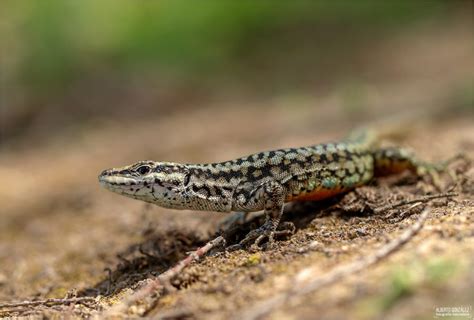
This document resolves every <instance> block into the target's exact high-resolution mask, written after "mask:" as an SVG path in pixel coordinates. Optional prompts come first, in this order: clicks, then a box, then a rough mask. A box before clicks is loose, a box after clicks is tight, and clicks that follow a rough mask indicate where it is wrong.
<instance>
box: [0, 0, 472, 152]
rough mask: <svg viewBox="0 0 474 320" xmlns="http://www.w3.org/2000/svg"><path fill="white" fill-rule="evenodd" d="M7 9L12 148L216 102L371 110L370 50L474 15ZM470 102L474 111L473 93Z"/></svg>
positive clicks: (102, 5)
mask: <svg viewBox="0 0 474 320" xmlns="http://www.w3.org/2000/svg"><path fill="white" fill-rule="evenodd" d="M0 7H1V10H0V48H1V52H0V57H1V60H0V72H1V82H0V94H1V97H0V99H1V100H0V101H1V109H2V110H1V118H2V119H1V126H2V128H1V139H0V141H1V142H3V143H4V142H7V141H11V140H12V139H14V140H15V139H19V138H21V137H28V136H32V135H33V136H37V135H38V134H40V135H46V136H47V135H49V134H51V133H55V132H58V131H61V130H65V129H67V128H71V127H74V126H81V125H83V124H85V123H90V122H91V121H95V122H96V123H97V122H99V123H100V121H101V119H102V120H111V119H112V120H116V121H123V119H128V120H130V119H142V118H149V117H154V116H161V115H163V114H168V113H169V112H177V111H179V110H185V109H186V108H189V107H193V106H198V105H202V104H205V103H206V101H213V99H214V100H215V99H217V100H219V99H232V97H251V98H252V99H261V98H265V97H273V96H279V95H285V94H288V93H292V94H299V93H301V92H310V93H311V94H318V93H320V92H325V91H327V90H329V89H330V88H332V87H334V86H341V85H342V87H343V90H344V92H345V94H346V95H347V99H349V100H351V101H356V102H355V104H356V105H357V103H358V102H357V101H358V99H359V100H361V99H362V101H360V102H359V103H361V104H363V103H364V101H363V98H361V93H360V92H359V91H360V90H359V89H360V87H363V85H362V86H360V84H364V83H365V81H367V80H370V79H371V77H372V73H371V72H370V71H367V65H370V61H367V53H368V51H369V50H371V48H372V47H373V46H374V44H376V43H377V42H378V41H381V40H383V39H387V38H390V37H396V36H397V35H398V34H400V33H402V32H404V33H410V32H412V30H415V31H416V30H417V28H419V26H420V25H423V26H426V25H430V24H433V25H437V24H439V23H444V24H446V25H449V24H451V23H453V22H454V21H456V20H458V19H460V17H461V19H466V20H467V21H469V19H470V17H469V13H468V12H469V10H471V9H472V4H470V2H469V1H464V2H463V1H434V0H433V1H368V0H363V1H314V2H310V1H258V2H253V1H199V2H191V1H126V0H104V1H94V0H85V1H64V0H42V1H14V0H4V1H2V3H1V5H0ZM466 12H467V14H466ZM471 15H472V12H471ZM471 22H472V21H471ZM415 31H413V32H415ZM389 63H390V61H389V60H387V64H389ZM362 95H363V93H362ZM462 95H464V96H468V97H467V98H466V99H471V100H472V91H469V90H468V89H466V90H464V91H463V93H462ZM462 99H464V98H462Z"/></svg>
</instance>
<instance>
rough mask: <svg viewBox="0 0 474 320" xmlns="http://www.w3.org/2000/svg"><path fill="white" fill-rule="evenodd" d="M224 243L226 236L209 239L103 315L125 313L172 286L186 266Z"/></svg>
mask: <svg viewBox="0 0 474 320" xmlns="http://www.w3.org/2000/svg"><path fill="white" fill-rule="evenodd" d="M224 243H225V240H224V237H222V236H219V237H217V238H215V239H213V240H211V241H209V242H208V243H206V245H204V246H203V247H201V248H199V249H197V250H196V251H193V252H191V253H190V254H189V255H188V256H187V257H186V258H184V259H183V260H181V261H180V262H178V263H177V264H176V265H175V266H174V267H173V268H171V269H168V270H167V271H165V272H163V273H162V274H160V275H159V276H158V277H155V278H154V279H150V280H149V281H148V283H146V284H145V285H143V286H142V287H141V288H139V289H138V290H137V291H135V292H134V293H132V294H130V295H128V296H126V297H125V298H124V299H123V300H122V301H121V302H119V303H118V304H116V305H115V306H113V307H111V308H110V309H109V310H107V311H106V312H105V313H104V314H102V315H101V317H103V318H107V317H108V316H112V315H114V314H119V313H124V312H126V310H127V309H128V308H129V307H131V306H132V305H133V304H134V303H136V302H138V301H139V300H142V299H145V298H147V297H149V296H151V295H152V294H153V293H155V292H157V291H161V290H163V289H166V288H169V287H170V286H171V284H170V281H171V280H172V279H173V278H174V277H176V276H177V275H178V274H180V273H181V272H182V271H183V269H184V268H186V267H187V266H189V265H190V264H191V262H193V261H196V260H199V259H200V258H201V257H203V256H204V255H205V254H206V253H208V252H209V251H210V250H211V249H213V248H215V247H217V246H219V245H222V244H224Z"/></svg>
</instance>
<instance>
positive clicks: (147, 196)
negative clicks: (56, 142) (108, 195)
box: [99, 161, 189, 209]
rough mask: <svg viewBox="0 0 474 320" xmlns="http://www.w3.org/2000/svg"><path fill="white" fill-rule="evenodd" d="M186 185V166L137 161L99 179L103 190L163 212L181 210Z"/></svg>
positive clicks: (101, 175)
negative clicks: (153, 206)
mask: <svg viewBox="0 0 474 320" xmlns="http://www.w3.org/2000/svg"><path fill="white" fill-rule="evenodd" d="M188 181H189V170H188V168H187V167H186V165H183V164H178V163H172V162H154V161H139V162H137V163H134V164H132V165H129V166H125V167H122V168H112V169H107V170H104V171H103V172H102V173H101V174H100V175H99V182H100V184H101V185H102V186H103V187H105V188H106V189H108V190H110V191H113V192H116V193H118V194H121V195H124V196H127V197H131V198H134V199H138V200H142V201H146V202H152V203H155V204H157V205H159V206H162V207H167V208H178V209H179V208H183V207H184V204H185V202H186V197H185V193H186V192H185V191H186V185H187V183H188Z"/></svg>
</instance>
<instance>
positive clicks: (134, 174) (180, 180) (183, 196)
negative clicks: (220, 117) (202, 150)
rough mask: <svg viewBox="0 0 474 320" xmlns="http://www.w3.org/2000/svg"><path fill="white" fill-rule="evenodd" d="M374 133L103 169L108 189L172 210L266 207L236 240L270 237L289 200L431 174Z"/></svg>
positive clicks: (429, 167)
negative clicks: (195, 160) (223, 156)
mask: <svg viewBox="0 0 474 320" xmlns="http://www.w3.org/2000/svg"><path fill="white" fill-rule="evenodd" d="M378 141H379V138H378V137H377V134H376V133H375V131H372V130H359V131H356V132H354V133H353V134H351V135H350V136H349V137H348V138H347V139H345V140H343V141H340V142H335V143H325V144H317V145H314V146H308V147H301V148H287V149H279V150H274V151H265V152H260V153H256V154H252V155H249V156H246V157H242V158H238V159H235V160H230V161H225V162H219V163H209V164H180V163H173V162H155V161H148V160H147V161H139V162H137V163H135V164H132V165H129V166H126V167H122V168H112V169H107V170H104V171H103V172H102V173H101V174H100V175H99V181H100V183H101V185H102V186H104V187H105V188H107V189H109V190H111V191H113V192H116V193H118V194H121V195H124V196H128V197H131V198H134V199H138V200H142V201H146V202H150V203H154V204H156V205H159V206H161V207H166V208H172V209H190V210H205V211H216V212H232V211H241V212H253V211H260V210H264V214H265V217H266V220H265V223H264V224H263V225H262V226H261V227H260V228H257V229H255V230H252V231H250V232H249V233H248V234H247V236H246V237H245V238H244V239H243V240H242V241H241V242H240V243H239V246H240V247H246V246H248V245H249V244H253V245H254V246H258V245H259V244H260V243H261V242H262V241H263V240H264V239H268V241H269V243H272V242H273V238H274V236H275V234H277V233H278V232H280V231H277V227H278V225H279V224H280V219H281V216H282V212H283V206H284V204H285V203H286V202H292V201H315V200H321V199H325V198H329V197H332V196H334V195H336V194H340V193H343V192H347V191H349V190H351V189H354V188H356V187H358V186H361V185H364V184H366V183H368V182H369V181H370V180H371V179H373V178H374V177H376V176H380V175H387V174H392V173H399V172H402V171H404V170H411V171H412V172H414V173H415V174H419V175H421V174H426V173H432V172H435V171H436V170H439V168H438V167H437V166H434V165H429V164H427V163H424V162H421V161H419V160H417V159H416V158H415V157H414V155H413V153H411V152H409V151H407V150H405V149H401V148H380V147H378Z"/></svg>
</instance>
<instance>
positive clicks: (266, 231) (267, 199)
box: [239, 181, 285, 248]
mask: <svg viewBox="0 0 474 320" xmlns="http://www.w3.org/2000/svg"><path fill="white" fill-rule="evenodd" d="M255 197H263V204H264V214H265V223H264V224H263V225H262V226H261V227H260V228H258V229H255V230H252V231H250V232H249V233H248V234H247V236H246V237H245V238H244V239H243V240H242V241H240V243H239V246H240V247H244V246H247V245H248V244H250V243H252V242H253V245H252V246H253V247H254V248H255V247H258V245H259V244H260V243H261V242H262V241H263V240H264V239H265V238H268V242H269V244H272V243H273V241H274V240H273V239H274V235H275V234H276V233H278V232H277V231H276V229H277V227H278V225H279V224H280V219H281V216H282V214H283V206H284V202H285V189H284V188H283V186H282V185H281V184H279V183H278V182H276V181H269V182H266V183H265V184H264V185H263V186H262V188H261V189H260V190H259V192H257V193H256V195H255ZM255 200H257V201H256V202H258V199H255Z"/></svg>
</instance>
